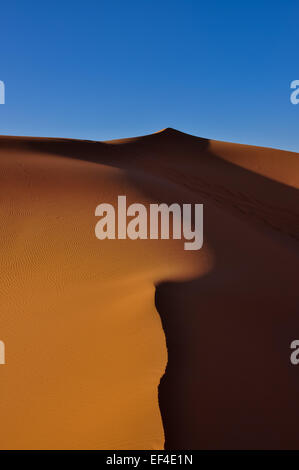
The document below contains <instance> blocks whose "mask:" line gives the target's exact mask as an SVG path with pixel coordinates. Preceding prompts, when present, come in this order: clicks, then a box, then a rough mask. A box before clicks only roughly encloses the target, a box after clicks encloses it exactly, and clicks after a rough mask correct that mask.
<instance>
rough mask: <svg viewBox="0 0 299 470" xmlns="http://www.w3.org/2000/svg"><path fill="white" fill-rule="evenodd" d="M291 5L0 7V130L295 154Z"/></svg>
mask: <svg viewBox="0 0 299 470" xmlns="http://www.w3.org/2000/svg"><path fill="white" fill-rule="evenodd" d="M296 4H297V6H296ZM298 12H299V8H298V1H296V0H286V1H282V0H281V1H278V0H275V1H265V0H260V1H257V0H253V1H247V2H246V1H245V2H242V1H224V0H223V1H220V0H219V1H208V0H206V1H201V0H198V1H196V0H195V1H190V0H180V1H177V0H171V1H168V0H167V1H163V0H160V1H156V0H139V1H130V0H129V1H125V0H119V1H115V0H105V1H100V0H98V1H90V0H86V1H84V2H79V1H76V0H74V1H65V0H62V1H51V2H50V1H48V2H47V1H46V2H41V1H26V2H25V1H13V0H12V1H10V2H8V1H6V2H1V26H0V39H1V62H0V64H1V67H0V80H3V81H4V82H5V85H6V104H5V105H1V106H0V133H1V134H10V135H38V136H57V137H74V138H82V139H96V140H102V139H109V138H116V137H127V136H132V135H140V134H144V133H150V132H155V131H157V130H159V129H161V128H163V127H175V128H177V129H180V130H182V131H185V132H189V133H193V134H196V135H200V136H203V137H207V138H213V139H219V140H227V141H234V142H242V143H249V144H255V145H264V146H270V147H279V148H284V149H290V150H294V151H298V152H299V105H297V106H294V105H292V104H291V103H290V93H291V90H290V82H291V81H292V80H295V79H299V57H298V56H299V48H298V45H299V33H298V31H299V24H298V19H299V18H298Z"/></svg>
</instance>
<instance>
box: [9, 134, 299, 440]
mask: <svg viewBox="0 0 299 470" xmlns="http://www.w3.org/2000/svg"><path fill="white" fill-rule="evenodd" d="M298 187H299V156H298V155H297V154H294V153H290V152H283V151H279V150H274V149H262V148H257V147H250V146H244V145H239V144H229V143H223V142H215V141H209V140H207V139H202V138H199V137H194V136H190V135H187V134H184V133H181V132H179V131H176V130H174V129H164V130H163V131H160V132H158V133H156V134H152V135H148V136H143V137H137V138H131V139H123V140H117V141H110V142H91V141H77V140H71V139H43V138H25V137H5V136H3V137H1V138H0V191H1V220H2V224H1V229H0V236H1V245H0V262H1V278H0V298H1V313H0V339H1V340H3V341H4V342H5V345H6V359H7V364H6V365H5V366H0V381H1V387H0V420H1V423H3V425H2V426H1V428H0V429H1V430H0V447H1V448H5V449H6V448H7V449H13V448H26V449H27V448H28V449H31V448H54V449H61V448H70V449H80V448H82V449H101V448H102V449H159V448H163V445H164V440H165V444H166V447H167V448H177V449H180V448H181V449H183V448H186V449H187V448H193V449H195V448H199V449H200V448H203V449H211V448H290V447H292V448H298V437H297V430H296V427H297V423H298V419H299V406H298V404H297V402H298V399H297V397H298V392H299V372H298V371H297V369H296V367H294V366H291V365H290V361H289V352H290V351H289V345H290V342H291V341H292V340H293V339H297V338H298V337H299V322H298V314H299V313H298V312H299V294H298V287H297V286H298V274H297V270H298V261H299V254H298V237H299V224H298V220H299V219H298V208H299V196H298ZM123 194H124V195H126V196H127V199H128V204H130V203H132V202H140V203H143V204H145V205H146V206H148V204H150V203H151V202H166V203H169V204H170V203H172V202H178V203H180V204H182V203H203V204H204V246H203V248H202V249H201V250H200V251H193V252H192V251H191V252H190V251H189V252H187V251H184V249H183V240H182V241H180V240H136V241H133V240H104V241H99V240H97V239H96V237H95V234H94V227H95V223H96V218H95V215H94V212H95V207H96V206H97V205H98V204H100V203H101V202H107V203H112V204H114V205H115V206H116V205H117V196H118V195H123ZM162 326H163V328H162ZM163 329H164V331H163ZM165 338H166V341H165ZM166 343H167V349H166ZM167 352H168V354H167ZM167 361H168V362H167ZM166 365H167V368H166ZM165 368H166V373H165V375H163V374H164V372H165ZM162 376H163V378H162V380H161V383H160V386H159V382H160V379H161V377H162ZM158 386H159V403H160V408H159V403H158ZM161 415H162V419H161ZM162 422H163V423H162Z"/></svg>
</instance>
